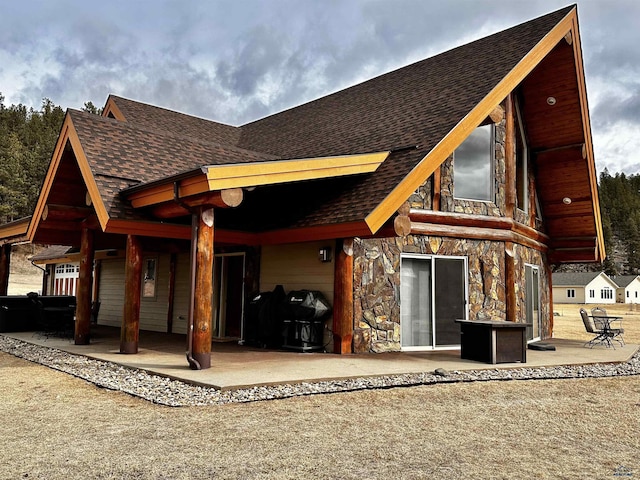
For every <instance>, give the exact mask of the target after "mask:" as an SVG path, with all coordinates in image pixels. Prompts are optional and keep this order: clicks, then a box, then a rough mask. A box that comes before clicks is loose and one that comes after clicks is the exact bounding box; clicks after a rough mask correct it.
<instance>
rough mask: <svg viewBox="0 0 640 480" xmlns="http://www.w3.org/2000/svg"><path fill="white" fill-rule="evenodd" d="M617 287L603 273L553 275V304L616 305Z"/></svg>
mask: <svg viewBox="0 0 640 480" xmlns="http://www.w3.org/2000/svg"><path fill="white" fill-rule="evenodd" d="M617 289H618V285H617V284H616V282H614V281H613V280H612V279H611V278H609V276H608V275H607V274H606V273H604V272H569V273H554V274H553V301H554V302H555V303H578V304H586V303H598V304H600V303H616V290H617Z"/></svg>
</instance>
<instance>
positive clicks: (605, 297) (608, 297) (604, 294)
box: [600, 287, 613, 300]
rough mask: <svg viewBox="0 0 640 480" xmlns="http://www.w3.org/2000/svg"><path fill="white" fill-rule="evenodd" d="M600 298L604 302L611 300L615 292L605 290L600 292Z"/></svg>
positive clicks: (608, 289)
mask: <svg viewBox="0 0 640 480" xmlns="http://www.w3.org/2000/svg"><path fill="white" fill-rule="evenodd" d="M600 298H601V299H602V300H611V299H612V298H613V290H611V289H610V288H606V287H605V288H603V289H602V290H600Z"/></svg>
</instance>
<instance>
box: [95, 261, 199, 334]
mask: <svg viewBox="0 0 640 480" xmlns="http://www.w3.org/2000/svg"><path fill="white" fill-rule="evenodd" d="M149 256H154V255H150V254H145V255H144V257H145V258H147V257H149ZM157 258H158V265H157V279H156V297H155V298H142V299H141V301H140V330H151V331H155V332H166V331H167V309H168V306H169V298H168V294H169V285H168V280H169V255H168V254H162V255H158V256H157ZM186 263H187V267H188V255H187V262H186ZM124 270H125V259H123V258H118V259H113V260H111V259H105V260H103V261H102V269H101V272H100V292H99V298H100V312H99V314H98V323H99V324H100V325H110V326H114V327H120V326H121V325H122V312H123V308H124V303H123V302H124V296H125V295H124V293H125V292H124ZM180 270H181V269H180V265H179V267H178V272H180ZM187 270H188V268H187ZM178 275H180V273H178ZM187 276H188V271H187ZM187 283H188V282H187ZM187 296H188V284H187ZM178 298H182V297H181V286H179V282H178V284H176V302H178ZM174 310H175V309H174ZM175 312H176V313H175V314H174V315H176V314H178V312H181V310H175ZM185 318H186V317H185ZM180 322H181V321H179V320H176V318H174V331H176V332H177V331H179V330H178V329H177V328H178V326H179V325H181V323H180ZM182 328H183V330H185V331H186V320H185V321H184V327H182ZM181 333H183V332H181Z"/></svg>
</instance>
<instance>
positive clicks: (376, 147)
mask: <svg viewBox="0 0 640 480" xmlns="http://www.w3.org/2000/svg"><path fill="white" fill-rule="evenodd" d="M572 8H573V7H567V8H564V9H561V10H558V11H556V12H553V13H550V14H548V15H545V16H543V17H539V18H537V19H534V20H531V21H529V22H526V23H523V24H521V25H519V26H516V27H513V28H510V29H508V30H504V31H502V32H499V33H497V34H495V35H491V36H489V37H486V38H483V39H480V40H477V41H475V42H472V43H469V44H467V45H464V46H461V47H458V48H455V49H453V50H450V51H448V52H445V53H442V54H440V55H437V56H435V57H432V58H429V59H426V60H423V61H420V62H417V63H414V64H412V65H409V66H407V67H403V68H401V69H399V70H395V71H393V72H389V73H387V74H384V75H381V76H379V77H376V78H374V79H372V80H369V81H366V82H364V83H361V84H359V85H356V86H353V87H351V88H348V89H346V90H343V91H340V92H337V93H334V94H332V95H329V96H326V97H323V98H320V99H317V100H315V101H312V102H309V103H307V104H304V105H301V106H298V107H295V108H292V109H289V110H286V111H283V112H280V113H278V114H275V115H271V116H269V117H266V118H264V119H261V120H258V121H255V122H251V123H249V124H246V125H243V126H241V127H231V126H228V125H222V124H220V123H216V122H209V121H207V120H203V119H199V118H195V117H190V116H188V115H184V114H181V113H177V112H171V111H170V110H165V109H162V108H158V107H153V106H150V105H144V104H141V103H138V102H135V101H132V100H127V99H123V98H122V97H115V96H112V97H110V98H111V99H112V100H113V101H114V102H115V104H116V105H117V106H118V108H119V109H120V111H121V112H122V114H123V115H124V116H125V119H126V122H119V121H116V120H112V119H105V118H98V117H95V116H90V115H88V114H84V113H81V112H76V111H73V112H71V115H72V116H73V121H74V125H76V129H77V130H78V135H79V136H80V137H81V143H82V145H83V148H84V149H85V153H86V154H87V158H88V159H89V163H90V165H91V168H92V171H93V173H94V175H95V177H96V182H97V183H98V185H99V188H100V190H101V195H102V196H103V201H104V202H105V204H106V205H107V208H108V211H109V214H110V215H118V216H121V217H134V218H135V217H136V216H138V215H139V214H138V213H135V212H133V211H131V209H130V208H128V207H127V206H126V205H125V204H124V202H123V201H122V200H120V199H119V198H118V197H117V195H116V193H117V189H118V188H125V187H128V186H132V185H134V184H136V183H138V182H149V181H153V180H157V179H159V178H163V177H168V176H171V175H174V174H177V173H181V172H183V171H186V170H190V169H195V168H198V167H199V166H202V165H206V164H219V163H231V162H248V161H260V160H266V159H275V158H281V159H285V158H305V157H316V156H331V155H344V154H351V153H362V152H372V151H382V150H392V149H394V148H395V147H400V146H406V145H412V146H417V148H415V149H406V150H400V151H397V152H394V153H392V154H391V155H390V156H389V157H388V159H387V160H386V161H385V162H384V163H383V164H382V165H381V166H380V167H379V169H378V170H377V171H376V172H375V173H373V174H366V175H359V176H354V177H347V178H340V179H333V180H319V181H311V182H304V183H301V184H299V185H295V184H291V185H278V186H272V187H265V188H257V189H256V190H255V191H254V192H251V194H248V195H246V197H245V201H244V202H243V204H242V205H241V206H240V207H239V208H237V209H234V210H233V212H221V213H220V215H219V217H218V218H219V219H220V220H221V221H222V222H223V224H224V223H226V224H228V225H231V224H234V225H237V226H238V227H239V228H246V229H251V230H254V231H255V230H264V229H269V228H281V227H287V226H313V225H320V224H327V223H338V222H348V221H356V220H362V219H363V218H365V217H366V216H367V215H368V214H369V213H370V212H371V211H372V210H373V209H374V208H376V207H377V206H378V205H380V204H381V203H382V202H383V201H384V199H385V198H386V197H387V196H388V195H389V193H390V192H391V191H392V190H393V189H394V188H395V187H396V186H397V185H398V184H399V182H400V181H401V180H403V179H404V178H405V177H406V176H407V175H408V174H409V173H410V172H411V171H412V170H413V169H414V168H415V167H416V165H418V163H419V162H420V161H421V160H422V159H423V158H424V157H425V156H426V155H427V154H428V153H429V152H430V151H431V150H432V149H433V148H434V147H435V146H436V145H437V144H438V143H439V142H440V141H441V140H442V139H443V138H444V137H445V136H446V135H447V134H448V133H449V132H450V131H451V130H452V129H453V128H454V127H455V126H456V125H457V124H458V123H459V122H460V121H461V120H462V119H463V118H464V117H465V116H467V115H468V114H469V112H470V111H472V110H473V109H474V107H475V106H476V105H477V104H478V103H479V102H480V101H481V100H482V99H483V98H485V97H486V96H487V94H488V93H489V92H491V91H492V90H493V89H494V88H495V87H496V86H497V85H498V83H499V82H500V81H502V80H503V79H504V78H505V76H506V75H507V74H509V72H511V71H512V70H513V69H514V67H515V66H516V65H517V64H518V63H519V62H520V61H521V60H522V59H523V57H524V56H525V55H526V54H527V53H528V52H530V51H531V50H532V49H533V48H534V47H535V46H536V45H537V44H538V43H539V42H540V41H541V40H542V39H543V38H544V37H545V35H547V34H548V33H549V31H550V30H551V29H553V27H555V26H556V25H557V24H558V22H560V20H562V19H563V18H564V17H565V16H566V15H567V14H568V13H569V12H570V11H571V9H572ZM257 152H264V153H257ZM115 180H117V181H115ZM285 201H286V202H287V203H286V204H284V203H283V202H285ZM283 205H286V207H287V208H286V209H285V210H283V209H282V208H276V207H278V206H283ZM274 211H277V212H278V216H277V218H276V217H274V215H273V212H274ZM257 212H264V214H261V215H259V214H257Z"/></svg>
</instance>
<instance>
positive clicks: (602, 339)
mask: <svg viewBox="0 0 640 480" xmlns="http://www.w3.org/2000/svg"><path fill="white" fill-rule="evenodd" d="M580 316H581V317H582V323H584V328H585V330H586V331H587V333H591V334H593V335H595V337H593V338H592V339H591V340H589V341H588V342H586V343H585V344H584V346H585V347H589V348H593V347H594V346H596V345H600V344H606V345H607V346H609V345H610V344H611V339H610V338H609V337H608V336H607V332H606V331H605V329H604V328H602V325H601V324H600V325H597V324H596V321H595V318H598V317H593V316H590V315H589V314H588V313H587V311H586V310H585V309H584V308H581V309H580Z"/></svg>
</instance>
